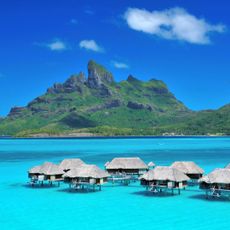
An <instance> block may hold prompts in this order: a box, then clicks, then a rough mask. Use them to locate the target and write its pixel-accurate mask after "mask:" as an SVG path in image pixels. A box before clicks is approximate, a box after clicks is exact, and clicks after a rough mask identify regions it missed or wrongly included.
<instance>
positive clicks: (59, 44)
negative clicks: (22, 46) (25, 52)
mask: <svg viewBox="0 0 230 230" xmlns="http://www.w3.org/2000/svg"><path fill="white" fill-rule="evenodd" d="M34 45H37V46H40V47H45V48H48V49H49V50H51V51H63V50H66V49H67V48H68V46H67V44H66V43H65V42H63V41H61V40H58V39H56V40H54V41H52V42H50V43H39V42H35V43H34Z"/></svg>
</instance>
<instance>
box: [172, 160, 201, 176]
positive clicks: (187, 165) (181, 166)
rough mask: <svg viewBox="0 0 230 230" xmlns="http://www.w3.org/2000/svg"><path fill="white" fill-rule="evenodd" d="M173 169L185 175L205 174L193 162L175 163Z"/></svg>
mask: <svg viewBox="0 0 230 230" xmlns="http://www.w3.org/2000/svg"><path fill="white" fill-rule="evenodd" d="M171 167H173V168H176V169H178V170H180V171H181V172H183V173H185V174H203V173H204V170H203V169H202V168H200V167H199V166H198V165H197V164H195V163H194V162H193V161H175V162H174V163H173V164H172V165H171Z"/></svg>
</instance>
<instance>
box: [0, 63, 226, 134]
mask: <svg viewBox="0 0 230 230" xmlns="http://www.w3.org/2000/svg"><path fill="white" fill-rule="evenodd" d="M87 67H88V76H86V75H85V74H84V73H83V72H79V74H75V75H71V76H70V77H69V78H67V80H66V81H65V82H64V83H55V84H54V85H53V86H52V87H50V88H48V89H47V91H46V93H45V94H43V95H41V96H39V97H37V98H35V99H33V100H32V101H30V102H29V103H28V104H27V105H26V106H24V107H13V108H12V109H11V110H10V113H9V114H8V115H7V117H6V118H5V119H1V120H0V135H14V136H31V135H32V136H33V135H39V134H40V133H45V134H47V135H61V134H66V135H69V134H71V133H72V134H73V133H75V134H79V135H80V134H81V133H85V134H86V133H88V134H96V135H167V134H175V135H188V134H189V135H191V134H192V135H205V134H213V135H214V134H220V135H221V134H222V135H226V134H229V133H230V132H229V128H228V127H229V126H228V124H230V119H229V112H230V105H226V106H223V107H222V108H220V109H219V110H214V111H210V112H209V111H200V112H194V111H192V110H190V109H188V108H187V107H186V106H185V105H184V104H183V103H182V102H181V101H179V100H178V99H177V98H176V97H175V96H174V94H172V93H171V92H170V90H169V89H168V87H167V85H166V84H165V83H164V82H163V81H161V80H157V79H150V80H149V81H141V80H139V79H137V78H136V77H134V76H132V75H129V76H128V77H127V79H126V80H123V81H120V82H115V80H114V77H113V74H112V73H111V72H110V71H108V70H107V69H106V68H105V67H103V66H102V65H100V64H97V63H96V62H95V61H93V60H90V61H89V62H88V66H87ZM206 118H207V119H208V120H209V121H210V124H211V126H210V127H207V126H205V124H206V123H207V122H206V121H205V122H204V120H205V119H206ZM202 122H204V124H202ZM226 124H227V126H226Z"/></svg>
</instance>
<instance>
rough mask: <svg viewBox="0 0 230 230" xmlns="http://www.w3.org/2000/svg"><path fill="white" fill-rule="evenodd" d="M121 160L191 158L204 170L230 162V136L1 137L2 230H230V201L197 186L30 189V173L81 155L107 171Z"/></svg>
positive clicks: (163, 161)
mask: <svg viewBox="0 0 230 230" xmlns="http://www.w3.org/2000/svg"><path fill="white" fill-rule="evenodd" d="M115 156H140V157H141V158H142V159H143V160H145V161H146V162H149V161H154V162H155V163H156V164H157V165H169V164H171V163H172V162H173V161H175V160H192V161H195V162H197V163H198V164H199V165H200V166H201V167H203V168H204V169H205V171H206V172H210V171H211V170H212V169H214V168H217V167H224V166H225V165H226V164H227V163H229V162H230V138H133V139H113V138H112V139H0V229H1V230H5V229H7V230H9V229H10V230H11V229H12V230H19V229H27V230H40V229H49V230H55V229H56V230H57V229H68V230H73V229H79V230H80V229H83V230H88V229H98V230H99V229H100V230H115V229H119V230H121V229H125V230H132V229H141V230H145V229H146V230H151V229H165V230H168V229H197V230H198V229H208V230H213V229H229V228H230V201H224V200H206V199H205V198H204V195H203V192H202V191H199V190H198V189H197V188H195V187H193V188H189V189H187V190H186V191H182V194H181V195H180V196H178V195H177V196H162V197H157V196H152V195H148V194H146V192H145V191H144V189H143V188H142V187H141V186H139V183H134V184H132V185H130V186H118V185H115V186H114V185H111V184H107V185H105V186H104V187H103V188H102V191H101V192H94V193H70V192H69V191H68V190H67V188H68V186H67V185H66V184H62V185H61V187H53V188H31V187H28V186H27V181H28V179H27V170H28V169H29V168H30V167H32V166H34V165H37V164H40V163H42V162H44V161H53V162H59V161H61V160H62V159H64V158H73V157H79V158H81V159H83V160H84V161H85V162H87V163H94V164H97V165H99V166H100V167H103V165H104V163H105V162H106V161H109V160H111V159H112V158H113V157H115Z"/></svg>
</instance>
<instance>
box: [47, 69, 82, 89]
mask: <svg viewBox="0 0 230 230" xmlns="http://www.w3.org/2000/svg"><path fill="white" fill-rule="evenodd" d="M85 82H86V78H85V75H84V74H83V73H82V72H80V73H79V74H78V75H72V76H71V77H70V78H68V79H67V80H66V82H65V83H64V84H60V83H55V84H54V85H53V87H51V88H49V89H48V90H47V93H51V94H58V93H72V92H75V91H77V92H80V93H82V92H83V86H84V84H85Z"/></svg>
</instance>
